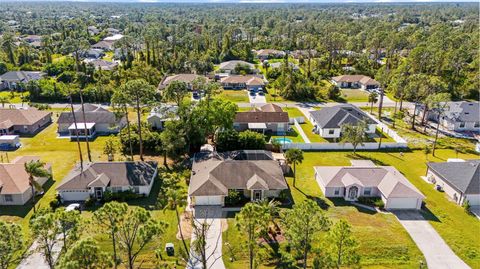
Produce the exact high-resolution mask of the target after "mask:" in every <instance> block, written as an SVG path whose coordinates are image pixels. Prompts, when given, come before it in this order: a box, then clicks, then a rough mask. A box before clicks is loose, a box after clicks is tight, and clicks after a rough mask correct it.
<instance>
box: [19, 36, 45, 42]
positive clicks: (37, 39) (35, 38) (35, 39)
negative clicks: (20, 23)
mask: <svg viewBox="0 0 480 269" xmlns="http://www.w3.org/2000/svg"><path fill="white" fill-rule="evenodd" d="M22 39H23V40H24V41H25V42H27V43H33V42H40V41H42V36H39V35H27V36H26V37H24V38H22Z"/></svg>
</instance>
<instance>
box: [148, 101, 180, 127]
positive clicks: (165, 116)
mask: <svg viewBox="0 0 480 269" xmlns="http://www.w3.org/2000/svg"><path fill="white" fill-rule="evenodd" d="M177 111H178V106H176V105H170V104H161V106H157V107H155V108H153V109H152V111H150V115H148V118H147V122H148V124H150V126H152V128H153V129H154V130H163V128H164V127H165V122H167V121H170V120H172V119H178V115H177Z"/></svg>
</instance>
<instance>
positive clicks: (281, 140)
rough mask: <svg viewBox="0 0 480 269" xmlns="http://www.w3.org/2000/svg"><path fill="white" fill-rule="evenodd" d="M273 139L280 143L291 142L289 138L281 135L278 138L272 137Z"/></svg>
mask: <svg viewBox="0 0 480 269" xmlns="http://www.w3.org/2000/svg"><path fill="white" fill-rule="evenodd" d="M273 140H275V141H276V142H278V143H280V144H289V143H292V140H291V139H290V138H283V137H280V138H274V139H273Z"/></svg>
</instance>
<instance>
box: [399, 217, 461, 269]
mask: <svg viewBox="0 0 480 269" xmlns="http://www.w3.org/2000/svg"><path fill="white" fill-rule="evenodd" d="M392 213H393V214H395V216H397V218H398V220H399V221H400V223H401V224H402V226H403V227H404V228H405V230H407V232H408V233H409V234H410V236H411V237H412V239H413V241H414V242H415V244H417V246H418V248H419V249H420V251H421V252H422V253H423V256H425V259H426V260H427V266H428V268H432V269H468V268H470V267H469V266H468V265H467V264H466V263H465V262H464V261H462V260H461V259H460V258H459V257H458V256H457V255H456V254H455V253H454V252H453V251H452V249H450V247H449V246H448V245H447V244H446V243H445V241H443V239H442V238H441V237H440V235H439V234H438V233H437V231H435V229H434V228H433V227H432V225H430V223H428V221H427V220H425V219H424V218H423V216H422V215H421V214H420V213H419V212H417V211H413V210H412V211H410V210H402V211H400V210H399V211H392Z"/></svg>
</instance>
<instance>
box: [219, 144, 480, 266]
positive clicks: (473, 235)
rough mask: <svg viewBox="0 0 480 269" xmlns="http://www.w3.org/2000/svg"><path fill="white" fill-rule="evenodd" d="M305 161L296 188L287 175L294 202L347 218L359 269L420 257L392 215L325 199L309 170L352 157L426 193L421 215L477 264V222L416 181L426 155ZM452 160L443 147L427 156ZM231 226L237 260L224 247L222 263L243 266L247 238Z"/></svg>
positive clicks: (328, 155) (342, 155) (415, 262)
mask: <svg viewBox="0 0 480 269" xmlns="http://www.w3.org/2000/svg"><path fill="white" fill-rule="evenodd" d="M304 157H305V159H304V161H303V163H302V164H300V165H298V166H297V181H296V187H293V179H292V177H287V181H288V183H289V186H290V188H291V194H292V197H293V199H294V201H295V202H299V201H302V200H304V199H317V200H319V201H322V203H323V202H324V203H326V204H327V205H328V207H329V208H328V209H327V210H326V213H327V215H328V216H329V217H330V218H331V219H332V220H333V221H336V220H339V219H346V220H348V221H349V222H350V224H352V229H353V233H354V234H355V236H356V238H357V240H358V241H359V243H360V246H359V252H360V254H361V256H362V258H361V264H362V267H363V268H418V266H419V262H420V261H421V260H423V255H422V253H421V252H420V251H419V250H418V248H417V247H416V245H415V243H414V242H413V241H412V239H411V238H410V236H409V235H408V233H407V232H406V231H405V230H404V229H403V227H402V226H401V225H400V223H399V222H398V221H397V220H396V218H395V217H394V216H393V215H391V214H379V213H372V212H368V211H365V210H362V209H360V208H356V207H354V206H350V205H348V204H346V203H345V202H340V201H333V200H330V199H325V198H324V197H323V194H322V193H321V190H320V189H319V187H318V185H317V183H316V182H315V179H314V171H313V166H320V165H322V166H328V165H350V163H349V160H350V159H352V158H362V159H371V160H373V161H374V162H376V163H377V164H382V165H393V166H395V167H396V168H397V169H398V170H399V171H401V172H402V173H403V174H404V175H405V176H406V177H407V178H408V179H409V180H410V181H411V182H412V183H413V184H414V185H415V186H416V187H417V188H419V189H420V191H422V192H423V193H424V194H425V195H426V197H427V198H426V205H427V208H428V210H427V211H422V214H424V216H425V217H426V218H427V219H428V220H429V221H430V223H431V224H432V226H433V227H434V228H435V229H436V230H437V231H438V232H439V234H440V235H441V236H442V238H443V239H444V240H445V241H446V242H447V244H449V246H450V247H451V248H452V249H453V250H454V252H455V253H457V254H458V255H459V256H460V257H461V258H462V259H464V260H465V261H466V262H467V263H468V264H469V265H470V266H471V267H472V268H478V267H479V266H480V237H479V236H478V231H479V230H480V222H479V221H478V220H477V219H476V218H475V217H472V216H469V215H468V214H466V213H465V212H464V210H463V209H462V208H461V207H459V206H457V205H456V204H454V203H452V202H450V201H448V199H447V198H446V196H445V194H444V193H440V192H437V191H436V190H434V189H433V186H432V185H430V184H428V183H426V182H425V181H423V180H422V179H421V178H420V176H422V175H424V174H425V172H426V165H425V160H426V157H425V154H424V153H423V152H422V151H420V150H418V151H412V152H405V153H403V157H402V156H400V153H388V152H360V153H358V156H353V155H352V153H349V152H305V153H304ZM451 157H455V152H454V151H452V150H445V149H442V150H438V151H437V157H432V156H430V157H429V160H430V161H445V160H446V159H447V158H451ZM458 157H459V158H478V156H477V155H468V154H459V156H458ZM233 225H234V220H233V219H229V228H228V230H227V231H226V232H225V233H224V241H225V242H228V243H229V244H230V245H232V248H233V250H234V253H235V256H237V257H236V258H237V259H239V260H238V261H235V262H233V263H232V262H230V261H228V258H229V257H230V254H229V252H225V251H228V248H225V247H224V254H226V255H227V256H226V257H227V258H225V259H224V261H225V264H226V265H227V268H230V269H231V268H235V269H237V268H245V267H246V266H247V264H248V259H247V258H248V257H247V255H246V254H245V253H244V251H243V252H242V249H244V248H242V246H241V245H240V242H242V241H243V242H244V241H245V238H244V237H242V235H241V234H239V232H238V231H237V230H236V228H234V227H233ZM238 257H240V258H238ZM263 268H268V267H263Z"/></svg>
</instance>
